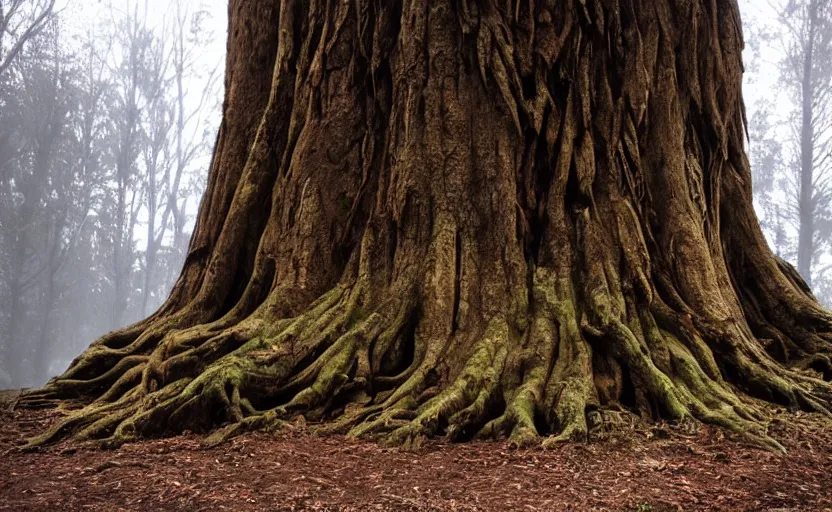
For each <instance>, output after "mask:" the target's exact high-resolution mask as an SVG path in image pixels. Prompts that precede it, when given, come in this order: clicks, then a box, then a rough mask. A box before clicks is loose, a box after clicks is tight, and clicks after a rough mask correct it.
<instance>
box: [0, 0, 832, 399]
mask: <svg viewBox="0 0 832 512" xmlns="http://www.w3.org/2000/svg"><path fill="white" fill-rule="evenodd" d="M87 4H88V3H87V2H82V1H81V0H64V1H60V0H0V389H2V388H8V387H23V386H33V385H38V384H42V383H43V382H45V381H46V380H47V378H49V377H50V376H52V375H54V374H56V373H58V372H60V371H62V370H63V369H64V368H65V367H66V366H67V365H68V363H69V361H70V360H71V359H72V357H74V356H75V355H76V354H78V353H80V352H81V351H82V350H83V349H84V348H85V347H86V346H87V345H89V343H90V342H91V341H92V340H93V339H95V338H96V337H98V336H99V335H101V334H103V333H105V332H107V331H109V330H112V329H115V328H118V327H121V326H123V325H125V324H128V323H131V322H133V321H136V320H138V319H140V318H141V317H143V316H146V315H148V314H149V313H152V312H153V310H154V308H156V307H158V306H159V305H160V304H161V302H162V301H163V300H164V298H165V296H166V294H167V292H168V291H169V289H170V287H171V286H172V285H173V283H174V280H175V279H176V277H177V276H178V274H179V270H180V267H181V265H182V262H183V260H184V257H185V251H186V250H187V246H188V241H189V238H190V231H191V229H192V224H193V216H194V214H195V212H196V209H197V207H198V204H199V200H200V197H201V194H202V190H203V186H204V180H205V178H206V176H207V168H208V165H209V162H210V155H211V151H212V149H213V143H214V140H215V137H216V131H217V129H218V120H219V113H220V104H221V101H222V83H223V82H222V77H223V65H224V51H225V46H224V42H225V32H224V27H225V17H226V12H225V2H223V1H221V0H212V1H210V2H209V1H207V0H204V1H201V0H173V1H170V2H168V1H156V0H154V1H151V0H138V1H136V0H113V1H104V2H98V3H96V4H95V5H94V6H89V5H87ZM740 7H741V9H742V13H743V23H744V31H745V37H746V45H747V48H746V55H745V60H746V84H745V98H746V106H747V110H748V124H749V126H748V144H749V155H750V158H751V160H752V169H753V171H754V194H755V206H756V207H757V211H758V215H759V217H760V220H761V222H762V224H763V227H764V230H765V232H766V235H767V236H768V238H769V242H770V244H771V245H772V247H773V248H774V249H775V251H776V252H777V253H778V254H779V255H780V256H781V257H783V258H784V259H786V260H788V261H790V262H792V263H793V264H794V265H795V266H796V267H797V268H798V269H799V271H800V272H801V274H802V275H803V276H804V277H805V278H806V280H807V281H809V282H810V283H811V285H812V287H813V289H814V290H815V293H816V295H817V296H818V298H819V299H820V300H821V301H822V302H824V303H825V304H827V305H829V304H832V0H771V1H770V2H768V1H766V0H740Z"/></svg>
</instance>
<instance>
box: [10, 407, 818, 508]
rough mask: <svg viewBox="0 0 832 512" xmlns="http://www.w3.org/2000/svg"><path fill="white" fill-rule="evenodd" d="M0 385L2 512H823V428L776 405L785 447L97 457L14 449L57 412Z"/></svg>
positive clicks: (374, 449) (260, 441) (656, 438)
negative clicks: (21, 401) (28, 405)
mask: <svg viewBox="0 0 832 512" xmlns="http://www.w3.org/2000/svg"><path fill="white" fill-rule="evenodd" d="M13 398H14V394H12V393H10V392H0V511H6V510H8V511H15V512H19V511H30V510H31V511H51V510H60V511H62V512H70V511H76V510H77V511H81V510H101V511H108V512H109V511H122V510H129V511H143V510H148V511H157V510H183V511H203V510H204V511H221V510H234V511H259V510H268V511H283V510H287V511H288V510H339V511H348V510H354V511H364V510H437V511H455V510H456V511H467V510H471V511H475V510H483V511H490V510H529V511H534V510H545V511H561V510H575V511H585V510H616V511H617V510H622V511H631V512H660V511H671V510H673V511H675V510H684V511H688V510H730V511H740V510H754V511H766V510H767V511H770V512H774V511H778V512H785V511H797V510H801V511H802V510H807V511H825V510H826V511H832V424H830V423H829V422H827V421H826V420H820V419H818V418H817V417H812V416H807V415H796V414H789V413H785V412H781V413H780V415H779V418H778V419H777V420H775V422H774V423H773V424H772V426H771V428H770V432H771V434H772V435H774V436H775V438H777V439H778V440H780V441H781V442H782V443H783V444H784V445H785V446H786V447H787V449H788V453H787V454H785V455H782V454H774V453H769V452H764V451H760V450H757V449H754V448H750V447H747V446H745V445H743V444H741V443H739V442H737V441H736V440H732V439H730V438H726V437H725V436H724V435H723V433H722V432H720V431H718V430H716V429H711V428H707V427H702V428H700V429H699V431H698V432H696V433H689V434H685V433H683V432H680V431H676V430H674V429H673V428H671V427H668V426H666V425H664V426H663V425H657V426H652V427H649V428H647V427H645V428H644V429H642V430H640V429H636V430H632V431H630V432H627V433H618V434H605V435H603V436H601V437H603V439H601V440H596V441H595V442H591V443H585V444H584V443H581V444H577V443H573V444H567V445H563V446H562V447H560V448H558V449H556V450H551V451H544V450H542V449H528V450H510V449H509V448H508V447H507V446H506V445H505V444H502V443H496V442H471V443H464V444H450V443H446V442H430V443H427V444H426V445H425V446H423V447H422V448H420V449H419V450H418V451H416V452H412V451H404V450H399V449H386V448H381V447H379V446H378V445H377V444H374V443H369V442H361V441H355V440H349V439H346V438H343V437H328V438H320V437H314V436H312V435H310V434H308V433H305V432H304V431H303V429H302V428H298V429H295V430H292V431H290V432H286V431H284V432H282V433H275V434H249V435H244V436H241V437H238V438H236V439H234V440H232V441H230V442H228V443H225V444H222V445H220V446H218V447H215V448H211V449H207V448H204V447H202V445H201V440H202V438H201V437H199V436H197V435H184V436H179V437H174V438H170V439H161V440H151V441H143V442H138V443H133V444H128V445H125V446H123V447H122V448H121V449H118V450H111V451H99V450H91V449H88V448H84V447H80V446H67V445H65V444H64V445H58V446H55V447H51V448H47V449H45V450H43V451H41V452H37V453H22V452H20V451H19V450H17V449H16V446H17V445H19V443H20V442H21V440H22V439H23V438H25V437H27V436H31V435H32V434H34V433H36V432H40V431H42V430H43V429H44V428H45V427H46V426H47V425H49V424H50V423H51V422H52V421H54V420H55V419H56V413H55V412H48V411H47V412H44V411H40V412H31V411H11V410H9V407H8V404H9V401H10V400H11V399H13Z"/></svg>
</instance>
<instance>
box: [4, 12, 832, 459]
mask: <svg viewBox="0 0 832 512" xmlns="http://www.w3.org/2000/svg"><path fill="white" fill-rule="evenodd" d="M279 4H280V7H279V8H278V7H277V3H268V2H266V3H263V2H234V4H233V6H232V7H233V8H232V9H230V12H231V13H232V15H233V17H232V26H235V27H245V28H244V29H240V30H237V29H234V30H230V31H229V34H230V41H229V48H230V49H231V51H230V53H229V55H230V56H231V57H230V59H229V66H230V67H229V71H228V75H227V77H228V80H227V83H228V87H227V95H226V106H225V112H224V119H223V128H222V129H221V132H220V136H219V140H218V143H217V146H216V152H215V157H214V162H213V163H212V170H211V174H210V180H209V187H208V191H207V193H206V198H205V201H204V202H203V205H202V207H201V209H200V215H199V219H198V222H197V227H196V230H195V234H194V238H193V240H192V243H191V250H190V253H189V256H188V259H187V261H186V263H185V268H184V270H183V273H182V277H181V278H180V281H179V282H178V283H177V286H176V287H175V289H174V291H173V293H172V295H171V297H170V298H169V299H168V301H167V303H166V304H165V306H163V307H162V309H161V310H160V311H159V312H158V313H157V314H155V315H154V316H153V317H151V318H150V319H148V320H146V321H144V322H142V323H140V324H137V325H135V326H133V327H130V328H127V329H125V330H123V331H120V332H116V333H113V334H110V335H108V336H105V337H104V338H102V339H101V340H99V341H98V342H96V343H95V344H93V346H92V347H91V348H90V349H89V350H88V351H87V352H85V353H84V354H82V355H81V356H80V357H79V358H78V359H77V360H76V361H75V362H74V363H73V364H72V366H71V367H70V368H69V370H68V371H67V372H66V373H65V374H64V375H62V376H60V377H58V378H56V379H53V380H52V381H51V382H50V383H48V384H47V385H46V386H45V387H44V388H43V389H40V390H34V391H30V392H28V393H26V395H25V396H24V397H22V398H21V401H20V403H21V405H23V406H27V407H40V406H46V405H50V404H53V403H54V402H55V401H62V400H64V401H65V400H73V401H78V402H79V403H80V404H81V405H83V408H82V409H80V410H79V411H75V412H72V413H71V414H70V415H69V416H68V417H67V418H66V419H65V420H64V421H63V422H61V423H60V424H59V425H58V426H56V427H55V428H54V429H52V430H50V431H49V432H46V433H45V434H43V435H42V436H40V437H38V438H36V439H33V440H32V441H31V442H30V443H29V445H28V446H29V447H30V448H31V447H36V446H39V445H42V444H45V443H49V442H54V441H57V440H60V439H64V438H69V439H73V440H77V441H88V440H95V441H97V442H100V443H104V444H106V445H118V444H121V443H124V442H125V441H129V440H131V439H135V438H137V437H147V436H159V435H168V434H173V433H176V432H181V431H183V430H199V431H209V430H211V429H212V428H214V427H216V426H218V425H224V426H223V428H222V429H221V430H219V431H217V432H215V433H214V434H213V435H212V437H211V440H212V441H221V440H222V439H224V438H227V437H229V436H232V435H235V434H237V433H239V432H241V431H244V430H247V429H252V428H279V426H280V425H281V424H282V423H281V422H285V421H289V420H291V419H292V418H294V417H296V416H298V415H302V416H303V417H304V418H306V420H308V421H309V422H311V423H315V424H316V425H318V424H319V425H320V426H319V430H321V431H323V432H339V433H346V434H349V435H353V436H358V437H364V438H376V439H380V440H382V441H383V442H385V443H388V444H392V445H401V446H414V445H418V444H419V442H420V441H421V440H422V439H424V438H426V437H432V436H440V435H445V436H448V437H450V438H451V439H460V440H464V439H469V438H472V437H475V436H481V437H493V438H503V437H507V438H508V439H509V440H510V441H511V443H512V444H514V445H518V446H529V445H534V444H537V443H542V444H543V445H544V446H547V447H548V446H553V445H556V444H557V443H560V442H563V441H570V440H583V439H585V438H586V437H587V432H588V425H587V415H588V414H589V415H592V414H594V411H598V410H604V409H608V408H621V409H625V410H629V411H632V413H634V414H635V415H637V416H640V417H642V418H645V419H648V420H655V419H660V418H663V419H667V420H671V421H681V422H685V421H691V420H698V421H702V422H706V423H710V424H714V425H718V426H721V427H724V428H726V429H728V430H731V431H733V432H736V433H738V434H739V435H741V436H743V437H744V438H745V439H747V440H748V441H749V442H752V443H754V444H756V445H758V446H761V447H764V448H767V449H773V450H780V449H782V446H781V445H780V444H779V443H777V442H776V441H775V440H773V439H771V438H770V437H769V436H768V435H767V434H766V421H767V416H766V414H765V412H764V410H763V408H762V407H760V406H759V403H758V402H757V401H756V400H763V401H766V402H773V403H777V404H781V405H783V406H785V407H788V408H793V409H802V410H806V411H812V412H818V413H822V414H827V415H828V414H830V412H829V408H830V404H832V384H830V382H829V380H830V379H832V358H830V355H832V315H830V313H829V312H827V311H824V310H823V309H822V308H821V307H820V306H819V305H818V304H817V302H816V301H815V300H814V298H813V297H812V295H811V293H810V292H809V290H808V289H807V287H806V285H805V283H804V282H803V281H802V280H801V279H800V277H799V276H798V275H797V273H796V272H795V271H794V269H792V268H791V267H790V266H789V265H787V264H785V263H784V262H783V261H782V260H780V259H779V258H776V257H775V256H774V255H772V253H771V251H770V250H769V248H768V247H767V245H766V241H765V238H764V236H763V234H762V232H761V231H760V228H759V224H758V222H757V220H756V217H755V215H754V210H753V204H752V194H751V186H750V180H751V173H750V169H749V167H748V161H747V158H746V157H745V153H744V149H743V126H744V121H743V108H742V96H741V84H742V46H743V43H742V36H741V31H740V27H739V26H738V23H739V21H738V20H739V13H738V9H737V5H736V2H735V1H733V0H719V1H712V2H701V1H699V0H694V1H691V2H682V3H680V2H668V1H667V0H656V1H653V2H649V3H643V2H642V3H639V2H634V1H632V0H620V1H616V2H604V1H595V0H593V1H589V0H587V1H584V0H581V1H580V2H577V1H575V2H570V1H558V2H555V1H547V2H493V1H473V0H460V1H454V2H418V1H417V2H312V3H311V4H310V6H309V8H308V9H306V8H301V7H300V5H299V4H302V3H299V2H294V1H291V0H286V1H282V2H279ZM243 164H244V165H243ZM752 397H753V398H752Z"/></svg>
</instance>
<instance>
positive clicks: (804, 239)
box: [797, 2, 817, 287]
mask: <svg viewBox="0 0 832 512" xmlns="http://www.w3.org/2000/svg"><path fill="white" fill-rule="evenodd" d="M816 17H817V5H816V3H815V2H812V3H810V5H809V33H808V36H807V39H806V40H807V44H806V48H805V53H804V57H803V76H802V92H803V94H802V105H801V106H802V109H801V126H800V199H799V202H798V217H799V220H800V225H799V233H798V246H797V270H798V272H800V275H801V276H802V277H803V279H804V280H805V281H806V284H807V285H808V286H809V287H811V286H812V259H813V258H814V255H815V226H814V223H815V197H814V166H815V156H814V149H815V119H814V115H815V112H814V108H813V106H814V84H813V83H812V82H813V78H814V77H813V74H812V70H813V69H814V64H813V59H814V42H815V24H816Z"/></svg>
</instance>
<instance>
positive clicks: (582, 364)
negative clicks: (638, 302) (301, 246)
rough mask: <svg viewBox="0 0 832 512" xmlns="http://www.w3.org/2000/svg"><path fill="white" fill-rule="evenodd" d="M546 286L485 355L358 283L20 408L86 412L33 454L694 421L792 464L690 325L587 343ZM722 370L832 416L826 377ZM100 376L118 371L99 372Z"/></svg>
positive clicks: (521, 442) (389, 441)
mask: <svg viewBox="0 0 832 512" xmlns="http://www.w3.org/2000/svg"><path fill="white" fill-rule="evenodd" d="M551 279H552V276H550V275H547V273H545V272H542V271H541V272H538V273H537V274H536V276H535V282H536V283H537V284H538V285H540V286H537V287H536V290H538V291H539V292H540V295H539V296H536V299H537V303H538V305H540V304H546V306H547V307H545V308H538V313H536V314H534V315H532V320H531V323H530V325H529V326H528V330H527V333H526V335H522V336H521V334H519V333H517V332H513V331H512V328H511V327H510V325H509V323H508V322H507V320H506V319H503V318H495V319H492V320H491V321H490V322H489V324H488V326H487V327H486V329H485V330H484V332H483V334H482V335H481V336H479V338H478V339H477V340H476V341H475V342H474V343H469V342H468V341H467V339H466V336H464V334H462V333H458V334H457V335H455V336H452V337H450V338H447V339H444V340H425V339H424V338H422V340H424V341H421V342H420V341H417V337H416V336H415V333H414V332H413V325H412V323H413V322H412V319H413V314H414V311H413V310H412V303H413V301H408V300H407V299H404V298H401V297H397V298H394V299H390V300H388V301H387V302H386V303H385V304H384V306H383V307H382V308H380V309H379V310H378V311H376V312H373V313H371V314H366V313H363V312H362V308H361V304H362V303H363V302H364V301H365V299H366V292H367V288H366V287H364V286H362V285H360V284H356V285H353V286H339V287H336V288H335V289H333V290H332V291H330V292H329V293H327V294H325V295H324V296H323V297H321V298H320V299H319V300H318V301H316V302H315V303H314V304H313V305H312V306H311V307H310V308H309V309H308V310H307V311H306V312H305V313H303V314H301V315H299V316H297V317H294V318H291V319H269V318H267V316H266V315H265V314H264V313H265V311H268V309H269V308H268V303H266V304H265V305H264V306H262V307H260V308H258V310H257V311H256V312H255V313H254V314H252V315H250V316H249V317H248V318H245V319H244V320H242V321H239V322H238V323H236V324H234V325H229V324H230V323H232V320H233V315H232V316H229V317H228V318H225V319H223V320H220V321H218V322H215V323H213V324H208V325H200V326H196V327H192V328H188V329H183V330H171V328H170V323H169V321H166V322H162V325H164V326H165V327H164V329H168V330H169V332H168V334H167V335H164V336H161V338H160V339H161V341H160V342H159V343H158V346H157V347H156V348H155V349H153V350H152V351H151V352H150V354H149V355H141V354H142V351H143V350H144V347H145V346H146V344H147V343H148V338H152V337H154V336H155V337H158V336H159V334H157V333H159V332H160V331H159V328H158V327H157V328H153V327H146V328H143V333H142V334H141V335H139V336H137V337H136V339H135V341H133V342H132V343H130V344H128V345H126V346H124V347H121V348H116V347H114V346H111V345H114V344H116V342H115V341H114V340H118V339H120V335H123V334H124V333H121V334H118V333H116V334H114V335H110V336H108V337H106V338H104V339H103V340H101V341H100V342H99V343H97V344H96V345H93V346H92V347H91V348H90V349H89V350H88V351H87V352H86V353H84V354H82V355H81V356H80V357H79V358H78V359H77V360H76V361H75V362H74V363H73V365H72V367H71V368H70V370H68V371H67V373H66V374H64V375H62V376H60V377H57V378H55V379H53V380H52V381H50V382H49V383H48V384H47V385H46V386H45V387H43V388H42V389H37V390H30V391H27V392H26V393H24V395H23V396H21V398H20V399H19V402H18V405H20V406H23V407H45V406H53V405H56V404H62V405H63V406H64V407H72V406H73V405H77V404H81V405H82V408H81V409H80V410H76V411H69V412H68V416H67V417H66V418H65V419H64V420H62V421H61V422H59V424H58V425H57V426H55V427H54V428H52V429H51V430H49V431H48V432H46V433H44V434H43V435H41V436H39V437H37V438H34V439H32V440H30V441H29V443H28V444H27V445H26V447H25V448H26V449H33V448H36V447H38V446H41V445H44V444H47V443H52V442H55V441H58V440H61V439H70V440H72V441H79V442H92V443H94V444H97V445H99V446H103V447H115V446H119V445H121V444H123V443H125V442H128V441H132V440H134V439H137V438H141V437H154V436H161V435H170V434H175V433H178V432H181V431H184V430H191V431H197V432H208V431H209V430H211V429H212V428H215V427H217V426H219V427H220V428H219V429H217V430H215V431H214V432H213V433H212V434H211V435H210V436H209V437H208V438H207V442H208V443H209V444H216V443H220V442H222V441H224V440H226V439H228V438H230V437H233V436H235V435H238V434H240V433H242V432H246V431H251V430H261V429H265V430H268V429H279V428H282V427H283V426H285V425H286V424H287V422H290V421H292V420H293V419H294V418H297V417H298V416H301V417H303V418H304V419H305V420H306V421H307V422H309V423H311V424H312V425H313V427H312V428H313V430H314V431H316V432H320V433H323V434H347V435H349V436H356V437H360V438H363V439H375V440H379V441H381V442H383V443H384V444H386V445H390V446H403V447H416V446H418V445H419V444H420V443H421V442H422V440H424V439H425V438H430V437H435V436H447V437H448V438H450V439H452V440H465V439H470V438H473V437H479V438H494V439H502V438H506V437H507V438H508V439H509V442H510V443H511V445H513V446H518V447H528V446H534V445H538V444H540V445H542V446H543V447H545V448H549V447H553V446H556V445H557V444H559V443H561V442H565V441H582V440H585V439H586V438H587V433H588V429H589V426H588V422H587V417H588V416H589V417H590V418H598V417H599V414H600V413H601V411H605V410H618V411H625V412H627V413H629V414H635V415H636V416H638V417H641V418H642V419H646V420H653V419H662V418H663V419H668V420H671V421H677V422H686V421H691V420H694V419H695V420H699V421H702V422H705V423H709V424H713V425H718V426H720V427H724V428H726V429H728V430H730V431H732V432H734V433H736V434H738V435H740V436H741V437H742V438H743V439H745V440H746V441H748V442H750V443H752V444H754V445H756V446H759V447H762V448H766V449H771V450H782V446H781V445H780V444H779V443H778V442H777V441H775V440H774V439H772V438H770V437H769V436H768V435H767V434H766V424H767V415H766V413H765V412H764V411H765V407H764V405H763V404H762V403H761V402H757V401H756V400H754V399H751V398H750V397H748V396H746V395H743V394H742V393H739V392H738V391H737V390H736V388H735V387H734V386H733V385H731V384H730V383H729V382H727V381H726V380H724V379H723V378H722V377H721V373H720V371H719V370H718V369H717V365H718V363H717V362H716V361H715V360H713V359H711V361H710V362H711V365H702V364H700V363H699V362H698V361H697V358H696V357H695V355H696V354H703V353H706V352H708V350H707V346H706V345H705V344H704V342H703V340H702V338H700V337H698V336H696V335H694V334H693V332H694V331H693V329H690V330H689V329H687V328H684V327H683V325H684V324H683V323H682V322H679V323H677V324H675V325H670V327H671V328H673V327H675V328H676V332H675V333H673V332H670V331H669V330H665V329H663V328H662V327H659V326H658V325H655V324H653V325H651V326H650V329H647V328H645V327H644V326H643V325H642V326H638V324H637V323H634V324H632V325H631V326H629V327H628V326H626V325H624V324H622V323H621V322H620V321H617V320H612V319H607V322H606V324H603V323H602V324H599V325H590V324H589V323H588V322H583V325H582V329H580V330H578V329H577V328H575V327H576V326H577V325H578V324H577V323H576V322H575V321H574V317H575V311H574V308H573V307H572V305H571V303H570V302H568V301H559V300H558V299H557V297H556V296H552V295H551V294H549V298H548V299H547V298H546V296H545V295H544V294H543V292H544V290H551V289H554V290H558V291H559V293H563V294H565V295H568V290H567V289H564V287H566V288H568V286H567V285H566V284H565V283H564V282H561V283H560V286H559V285H558V284H555V283H552V281H551ZM403 296H405V297H406V295H403ZM598 309H599V310H602V305H601V304H599V305H598ZM660 309H661V308H656V311H655V312H654V314H650V313H649V312H647V311H645V312H644V313H643V315H642V316H641V318H642V319H645V320H648V319H649V318H654V317H657V318H660V319H664V320H668V318H665V317H664V316H663V315H669V314H670V313H668V312H667V311H661V310H660ZM542 311H551V312H553V315H552V316H548V315H545V314H540V312H542ZM648 321H649V320H648ZM569 326H572V328H571V329H570V327H569ZM635 329H638V330H637V331H636V332H639V333H640V334H642V335H643V336H644V338H643V339H646V340H650V342H651V343H661V344H662V349H663V350H662V352H663V353H664V360H663V361H662V365H663V366H664V368H663V369H660V368H659V367H658V366H657V364H656V363H654V361H653V358H651V357H650V355H649V354H650V353H651V351H652V353H655V352H656V351H657V350H656V348H657V347H656V346H652V347H651V350H650V351H648V350H647V348H646V347H645V346H644V344H643V343H640V341H639V339H638V338H637V337H636V336H635V335H634V330H635ZM712 330H713V331H714V332H713V333H712V334H713V335H718V336H720V337H729V336H732V333H731V331H730V330H727V331H726V332H722V331H719V330H716V329H712ZM414 343H415V345H414ZM461 354H464V356H462V355H461ZM451 355H454V357H453V358H451V360H460V361H464V365H463V366H462V368H461V369H460V370H459V371H452V370H451V369H449V368H446V367H445V366H444V365H445V363H444V362H443V360H446V359H448V358H449V356H451ZM457 355H459V357H456V356H457ZM727 357H731V358H733V359H731V367H732V368H734V371H735V372H736V374H737V375H743V382H750V383H751V384H752V385H753V389H754V390H756V391H758V392H760V393H762V394H763V395H765V396H767V397H769V398H770V399H773V400H774V401H777V402H780V403H783V404H784V405H786V406H788V407H792V408H799V409H803V410H807V411H813V412H819V413H823V414H826V415H829V410H828V404H829V403H830V397H832V386H830V384H829V383H827V382H824V381H823V380H822V377H823V375H822V374H821V373H820V372H817V371H815V372H814V373H812V372H811V371H808V372H799V371H796V370H793V369H787V368H786V367H784V366H780V365H770V366H769V367H768V368H766V367H763V366H762V365H760V364H754V363H752V362H751V361H750V360H748V359H746V358H744V357H743V355H742V354H741V353H739V351H735V352H734V353H731V354H729V355H728V356H727ZM113 361H117V363H116V364H114V365H113V364H112V363H113ZM813 361H815V363H816V362H817V361H824V362H828V359H826V358H825V357H822V356H816V357H815V358H814V360H813ZM723 362H724V361H723ZM105 363H109V364H110V365H111V366H112V368H111V369H110V370H109V371H106V372H101V371H100V369H101V368H102V365H104V364H105ZM810 366H811V365H810ZM815 366H818V365H815ZM823 368H826V367H825V366H823ZM96 371H98V372H99V373H100V374H99V375H98V376H96V377H93V378H89V376H90V375H92V374H94V373H95V372H96ZM449 375H455V376H454V377H453V378H450V379H447V378H446V376H449Z"/></svg>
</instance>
